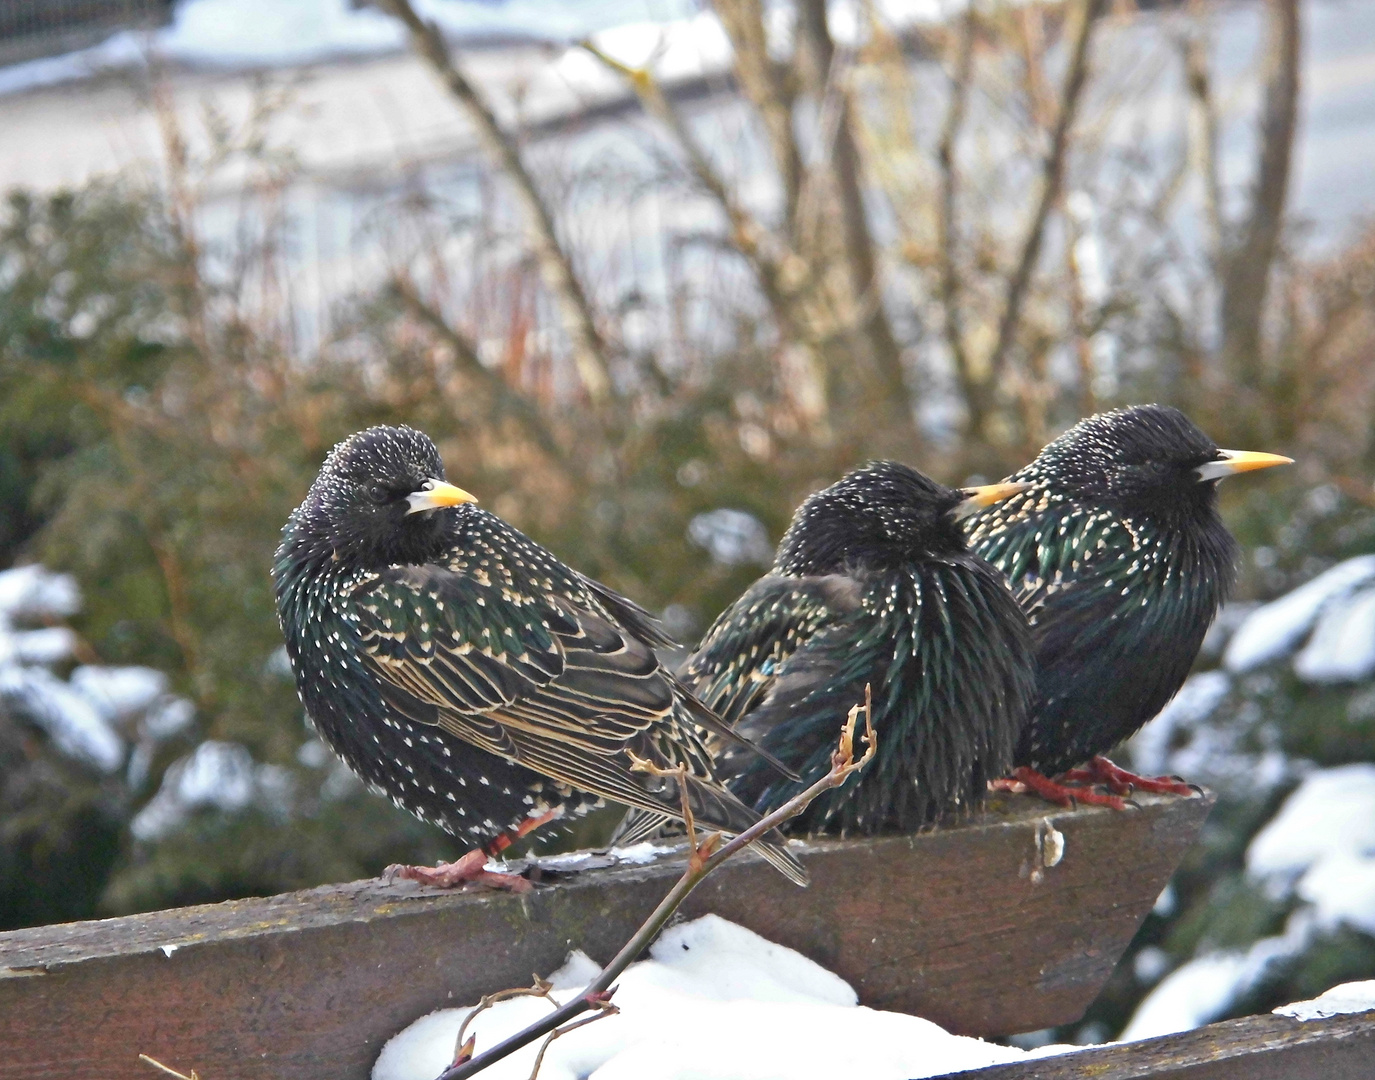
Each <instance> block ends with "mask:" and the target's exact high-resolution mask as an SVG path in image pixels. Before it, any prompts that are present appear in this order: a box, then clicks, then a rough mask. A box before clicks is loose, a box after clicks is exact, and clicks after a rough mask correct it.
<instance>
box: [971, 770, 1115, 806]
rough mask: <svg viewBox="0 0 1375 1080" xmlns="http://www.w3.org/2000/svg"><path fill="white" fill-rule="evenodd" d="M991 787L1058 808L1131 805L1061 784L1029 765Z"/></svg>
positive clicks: (1097, 793)
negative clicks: (1023, 794) (1028, 794)
mask: <svg viewBox="0 0 1375 1080" xmlns="http://www.w3.org/2000/svg"><path fill="white" fill-rule="evenodd" d="M1069 779H1072V777H1071V778H1069ZM989 787H991V788H993V789H994V790H996V791H1015V792H1018V793H1021V792H1031V793H1033V794H1035V795H1039V796H1040V797H1041V798H1043V799H1045V800H1046V802H1051V803H1055V805H1057V806H1066V807H1076V808H1077V807H1078V805H1079V804H1080V803H1084V804H1086V805H1088V806H1106V807H1107V808H1108V809H1110V810H1125V809H1126V808H1127V803H1126V802H1125V801H1124V800H1123V799H1121V798H1119V797H1118V796H1116V795H1105V794H1102V793H1101V792H1097V791H1094V790H1093V789H1092V788H1086V787H1075V786H1073V785H1071V784H1065V783H1061V782H1059V781H1056V780H1052V779H1050V778H1049V777H1047V776H1043V775H1042V774H1041V773H1039V772H1037V771H1036V770H1035V769H1032V768H1029V767H1027V766H1025V765H1022V766H1019V767H1018V768H1016V769H1013V770H1012V775H1011V776H1009V777H1003V778H1001V779H998V780H993V781H991V782H990V784H989Z"/></svg>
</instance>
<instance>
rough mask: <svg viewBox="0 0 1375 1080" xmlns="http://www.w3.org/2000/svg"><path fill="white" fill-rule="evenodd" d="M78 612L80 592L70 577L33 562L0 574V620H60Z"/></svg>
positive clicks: (74, 580)
mask: <svg viewBox="0 0 1375 1080" xmlns="http://www.w3.org/2000/svg"><path fill="white" fill-rule="evenodd" d="M80 610H81V590H80V589H78V588H77V585H76V578H74V577H72V576H71V574H54V573H53V572H52V571H50V570H48V569H47V568H46V567H43V566H40V565H39V564H37V563H34V564H33V565H31V566H16V567H14V568H13V569H10V570H4V571H0V620H3V621H5V622H13V621H14V620H16V619H62V618H66V617H67V616H68V615H75V614H76V613H77V612H78V611H80Z"/></svg>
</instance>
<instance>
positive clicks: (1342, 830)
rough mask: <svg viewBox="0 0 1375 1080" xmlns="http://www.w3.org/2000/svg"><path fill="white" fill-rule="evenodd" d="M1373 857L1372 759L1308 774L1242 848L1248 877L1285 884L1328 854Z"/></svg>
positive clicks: (1374, 793)
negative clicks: (1244, 853) (1244, 850)
mask: <svg viewBox="0 0 1375 1080" xmlns="http://www.w3.org/2000/svg"><path fill="white" fill-rule="evenodd" d="M1345 854H1356V855H1368V856H1371V857H1375V764H1368V763H1360V764H1355V765H1341V766H1338V767H1337V768H1333V769H1320V770H1318V771H1316V772H1313V773H1310V774H1309V775H1308V776H1307V777H1306V778H1305V779H1304V781H1303V783H1301V784H1300V785H1299V786H1298V787H1297V788H1296V789H1295V790H1294V791H1293V793H1292V794H1291V795H1290V796H1289V798H1287V799H1286V800H1285V801H1284V805H1283V806H1282V807H1280V810H1279V813H1277V814H1276V815H1275V816H1274V817H1273V818H1271V819H1270V821H1269V823H1268V824H1266V826H1265V827H1264V828H1263V829H1261V831H1260V832H1258V833H1257V834H1256V835H1255V837H1254V838H1253V839H1252V841H1251V844H1250V846H1249V847H1248V848H1247V849H1246V870H1247V873H1249V874H1250V875H1251V876H1252V877H1255V878H1259V879H1262V880H1266V879H1268V880H1271V881H1274V882H1277V883H1279V884H1280V885H1281V886H1288V885H1289V884H1291V883H1293V882H1294V881H1295V880H1297V878H1298V877H1299V876H1300V875H1301V874H1303V873H1304V872H1305V871H1306V870H1308V868H1309V867H1310V866H1313V865H1314V864H1315V863H1317V862H1318V861H1319V860H1320V859H1323V858H1324V857H1327V856H1332V855H1345Z"/></svg>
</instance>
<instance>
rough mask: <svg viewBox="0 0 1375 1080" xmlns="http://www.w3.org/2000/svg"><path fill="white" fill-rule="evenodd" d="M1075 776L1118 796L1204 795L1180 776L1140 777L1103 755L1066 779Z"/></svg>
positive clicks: (1069, 774) (1071, 773)
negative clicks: (1135, 793) (1132, 794)
mask: <svg viewBox="0 0 1375 1080" xmlns="http://www.w3.org/2000/svg"><path fill="white" fill-rule="evenodd" d="M1075 774H1083V775H1084V776H1085V777H1086V778H1087V779H1088V782H1089V783H1099V784H1102V785H1103V786H1104V787H1106V788H1107V789H1108V790H1109V791H1112V792H1114V793H1116V794H1118V795H1127V794H1131V793H1132V792H1136V791H1144V792H1149V793H1150V794H1153V795H1183V796H1186V797H1187V796H1191V795H1195V794H1197V795H1202V794H1203V789H1202V788H1200V787H1198V786H1197V785H1196V784H1190V783H1187V782H1186V781H1185V780H1184V779H1183V778H1182V777H1178V776H1138V775H1137V774H1136V773H1134V772H1128V771H1127V770H1126V769H1123V768H1121V767H1120V766H1118V765H1115V764H1113V763H1112V762H1111V761H1109V760H1108V759H1107V758H1105V757H1103V756H1102V755H1098V756H1096V757H1093V758H1090V759H1089V762H1088V765H1087V766H1085V767H1084V768H1083V769H1074V770H1072V771H1071V772H1069V773H1066V774H1065V776H1066V777H1070V776H1071V775H1075Z"/></svg>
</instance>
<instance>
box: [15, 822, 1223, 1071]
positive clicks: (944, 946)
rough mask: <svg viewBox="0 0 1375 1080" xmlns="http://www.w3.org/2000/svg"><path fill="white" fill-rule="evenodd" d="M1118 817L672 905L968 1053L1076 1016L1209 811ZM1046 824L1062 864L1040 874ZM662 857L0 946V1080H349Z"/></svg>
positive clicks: (939, 842)
mask: <svg viewBox="0 0 1375 1080" xmlns="http://www.w3.org/2000/svg"><path fill="white" fill-rule="evenodd" d="M1141 801H1142V809H1140V810H1139V811H1135V810H1133V811H1128V812H1125V813H1114V812H1111V811H1106V810H1100V809H1094V808H1087V809H1081V810H1077V811H1074V812H1070V811H1059V810H1057V809H1056V808H1054V807H1050V806H1048V805H1046V804H1045V803H1042V802H1040V801H1038V800H1035V799H1032V798H1029V797H1025V796H1005V797H1002V798H1001V799H1000V800H999V801H997V802H995V803H993V804H991V805H990V807H989V808H988V809H986V811H985V812H983V813H982V814H981V815H979V816H978V817H976V818H974V819H973V820H970V821H968V822H966V823H964V824H960V825H956V826H952V827H943V828H939V829H935V830H932V831H929V832H925V833H921V834H918V835H914V836H894V837H880V838H874V839H864V840H828V841H820V842H815V843H812V844H810V845H807V847H806V848H804V849H803V850H801V851H799V857H800V858H801V859H802V862H803V863H804V864H805V865H806V866H807V868H808V870H809V871H810V873H811V875H812V885H811V887H810V888H808V889H798V888H796V887H795V886H793V885H790V884H789V883H788V882H787V881H785V880H784V879H783V878H782V877H781V876H779V875H778V874H777V873H776V872H775V871H773V870H772V869H771V868H770V867H768V866H767V865H766V864H765V863H763V862H762V861H760V860H759V859H757V858H756V857H755V856H753V855H752V854H748V853H747V854H746V855H744V856H742V857H740V858H738V859H736V860H734V861H732V862H730V863H727V864H726V865H725V866H724V867H722V869H721V870H720V871H719V872H718V873H717V874H715V875H713V877H712V878H710V879H708V880H707V881H706V882H705V883H704V884H703V885H702V886H701V887H700V888H699V889H698V890H697V892H696V893H694V894H693V896H692V897H690V898H689V900H688V902H687V905H686V907H685V909H684V910H685V914H686V915H687V916H689V917H692V916H695V915H700V914H703V913H705V912H708V911H712V912H716V913H718V914H720V915H722V916H723V917H725V918H727V919H731V920H734V921H735V922H738V923H741V924H743V925H745V926H748V927H750V928H751V929H754V930H756V931H758V932H759V933H761V934H763V935H764V936H765V937H767V938H769V939H770V940H772V941H777V942H780V943H781V944H784V945H787V946H789V947H791V948H794V949H797V950H798V951H800V952H802V953H804V954H805V955H807V956H810V957H811V958H813V959H814V960H816V961H818V962H819V963H821V964H823V965H824V966H826V967H828V968H830V969H831V970H833V971H835V972H837V973H838V974H840V975H841V976H842V977H843V978H845V979H847V980H849V982H850V983H851V984H852V985H854V987H855V989H856V990H857V991H858V992H859V996H860V999H861V1001H862V1002H864V1003H865V1004H867V1005H872V1006H875V1007H878V1008H884V1009H897V1010H901V1011H904V1012H912V1013H917V1014H919V1015H922V1016H926V1017H928V1018H930V1019H932V1020H934V1021H936V1022H937V1023H940V1024H942V1025H944V1026H946V1027H947V1028H949V1029H951V1030H953V1031H957V1032H961V1033H965V1034H976V1035H998V1034H1007V1033H1011V1032H1014V1031H1026V1030H1032V1029H1037V1028H1042V1027H1046V1026H1049V1025H1052V1024H1059V1023H1066V1022H1069V1021H1072V1020H1074V1019H1076V1018H1078V1017H1079V1016H1080V1015H1081V1014H1082V1013H1083V1010H1084V1009H1085V1008H1086V1007H1087V1005H1088V1004H1089V1003H1090V1002H1091V1001H1092V1000H1093V998H1094V996H1095V995H1096V994H1097V993H1098V990H1099V988H1100V987H1101V986H1102V984H1103V983H1104V982H1105V981H1106V979H1107V978H1108V976H1109V974H1110V973H1111V971H1112V968H1113V965H1114V964H1115V963H1116V961H1117V958H1118V957H1119V956H1120V955H1121V953H1122V951H1123V950H1124V949H1125V948H1126V946H1127V944H1128V942H1129V941H1130V940H1131V937H1132V935H1133V934H1134V933H1135V931H1136V928H1137V927H1138V926H1139V925H1140V923H1141V920H1142V919H1144V918H1145V916H1146V913H1147V912H1148V911H1149V910H1150V908H1151V906H1152V904H1153V903H1154V902H1155V899H1156V897H1157V895H1158V894H1159V892H1160V890H1161V889H1162V888H1163V887H1164V885H1165V883H1166V882H1167V881H1168V879H1169V876H1170V874H1171V872H1172V871H1173V869H1174V867H1175V865H1176V864H1177V863H1178V862H1179V860H1180V858H1181V857H1182V856H1183V854H1184V851H1185V850H1186V848H1187V847H1188V846H1189V845H1190V844H1191V843H1192V842H1193V840H1194V838H1195V837H1196V835H1197V833H1198V831H1199V829H1200V827H1201V826H1202V824H1203V821H1204V818H1205V817H1206V816H1207V813H1208V811H1209V809H1210V808H1211V805H1212V798H1211V797H1206V798H1192V799H1177V798H1173V797H1156V798H1149V797H1148V798H1145V799H1142V800H1141ZM1047 824H1051V825H1053V826H1054V828H1055V829H1056V830H1057V831H1058V832H1059V833H1060V834H1062V835H1063V837H1064V855H1063V858H1062V859H1061V860H1060V861H1059V863H1058V864H1057V865H1055V866H1053V867H1049V868H1046V867H1043V866H1041V865H1040V864H1041V862H1042V861H1044V860H1043V858H1042V855H1041V851H1042V846H1041V843H1040V840H1039V838H1040V837H1042V836H1043V835H1044V833H1045V829H1046V826H1047ZM681 867H682V863H681V861H680V860H679V859H678V858H672V857H669V858H665V859H664V860H663V861H661V862H657V863H654V864H651V865H648V866H640V867H627V866H617V867H612V868H608V869H602V870H590V871H586V872H583V873H579V874H574V875H568V876H566V877H565V878H564V879H563V880H561V881H560V882H558V883H557V884H553V885H541V886H539V887H537V888H536V889H535V890H534V891H533V892H532V893H529V894H527V895H525V896H523V897H515V896H511V895H509V894H505V893H493V892H489V891H486V890H482V891H473V892H461V893H450V894H443V893H439V892H436V891H433V890H426V889H421V888H420V887H418V886H416V885H415V884H413V883H411V882H401V883H396V884H386V883H383V882H380V881H362V882H354V883H351V884H348V885H337V886H327V887H324V888H319V889H312V890H308V891H305V892H299V893H290V894H286V895H283V896H274V897H268V898H265V899H254V900H239V901H232V902H229V903H224V904H213V905H205V906H201V907H191V908H183V909H179V910H174V911H162V912H156V913H153V914H149V915H136V916H131V917H128V918H122V919H110V920H104V921H99V922H84V923H72V924H69V925H65V926H50V927H39V928H35V929H30V930H19V931H12V932H10V933H4V934H0V1017H3V1023H0V1080H10V1078H20V1077H23V1078H26V1080H28V1078H35V1080H36V1078H40V1077H42V1078H57V1077H61V1078H63V1080H70V1078H72V1077H84V1076H100V1077H108V1078H111V1080H123V1078H126V1077H127V1078H135V1077H138V1078H141V1080H149V1078H150V1076H151V1073H150V1072H149V1071H148V1068H147V1066H144V1065H140V1064H139V1063H138V1061H137V1055H138V1054H140V1053H145V1054H149V1055H151V1056H153V1057H155V1058H157V1059H159V1060H160V1061H163V1062H166V1063H167V1064H168V1065H172V1066H174V1067H176V1068H179V1069H181V1070H182V1071H183V1072H189V1071H190V1070H191V1069H193V1068H194V1069H196V1070H197V1071H198V1072H199V1073H200V1075H201V1076H202V1077H205V1078H207V1080H225V1078H228V1077H234V1078H236V1080H237V1078H241V1077H242V1078H254V1080H256V1078H259V1077H261V1078H268V1077H272V1078H278V1077H288V1076H289V1077H293V1078H302V1080H314V1078H317V1077H318V1078H320V1080H325V1078H329V1080H363V1078H365V1077H367V1075H368V1072H369V1069H370V1066H371V1063H372V1061H373V1059H374V1058H375V1057H376V1054H377V1052H378V1050H379V1049H380V1047H381V1045H382V1043H383V1042H384V1041H385V1040H386V1039H387V1038H388V1037H390V1036H391V1035H392V1034H394V1033H395V1032H396V1031H398V1030H399V1029H400V1028H402V1027H403V1026H405V1025H406V1024H407V1023H409V1022H410V1021H412V1020H414V1019H415V1018H416V1017H418V1016H421V1015H423V1014H424V1013H426V1012H428V1011H430V1010H432V1009H434V1008H437V1007H440V1006H442V1005H445V1004H454V1005H457V1004H463V1003H470V1002H472V1001H475V1000H476V999H477V998H478V997H479V996H480V995H481V994H483V993H487V992H490V991H493V990H497V989H501V988H504V987H507V986H517V985H526V984H528V982H529V979H530V975H531V973H532V972H540V973H545V972H548V971H550V970H552V969H554V968H555V967H557V966H558V965H559V964H561V963H562V962H563V960H564V957H565V955H566V954H567V952H568V951H569V950H570V949H572V948H581V949H582V950H584V951H585V952H587V953H588V954H589V955H590V956H592V957H593V959H596V960H603V961H604V960H606V959H608V958H609V957H610V956H611V955H612V953H613V952H614V951H615V949H616V948H617V947H618V946H619V945H620V944H621V943H622V942H623V941H624V940H625V939H626V938H627V937H628V936H629V934H630V933H631V932H632V931H633V929H634V927H635V926H636V925H637V924H638V923H639V922H640V921H641V920H642V919H643V917H644V916H645V915H646V914H648V912H649V911H650V909H651V908H652V907H653V905H654V904H655V903H656V902H657V901H658V900H659V899H660V897H662V895H663V894H664V892H666V891H667V889H668V887H669V886H670V885H671V883H672V881H673V880H674V879H676V877H677V876H678V874H679V873H680V872H681Z"/></svg>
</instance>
